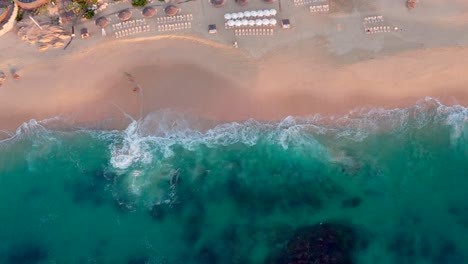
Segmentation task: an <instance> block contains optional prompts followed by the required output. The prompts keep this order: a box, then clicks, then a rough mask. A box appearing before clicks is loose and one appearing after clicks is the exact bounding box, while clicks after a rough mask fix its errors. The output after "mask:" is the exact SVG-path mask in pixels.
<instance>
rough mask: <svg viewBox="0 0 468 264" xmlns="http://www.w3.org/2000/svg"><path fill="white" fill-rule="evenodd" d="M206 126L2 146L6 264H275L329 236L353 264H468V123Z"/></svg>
mask: <svg viewBox="0 0 468 264" xmlns="http://www.w3.org/2000/svg"><path fill="white" fill-rule="evenodd" d="M57 122H58V121H57ZM201 123H202V122H201V121H199V120H195V119H188V118H186V117H184V116H182V115H180V114H177V113H173V112H166V113H153V114H151V115H149V116H147V117H146V118H145V119H144V120H141V121H133V122H132V123H131V124H130V125H129V126H128V128H127V129H126V130H123V131H114V130H113V131H109V130H97V129H84V128H76V127H75V128H69V127H68V128H67V129H64V128H63V127H62V128H59V127H60V126H57V125H56V124H55V123H54V125H51V124H50V122H45V121H44V122H35V121H31V122H29V123H27V124H24V125H23V126H22V127H20V128H19V129H18V131H17V133H16V135H15V136H13V137H12V138H11V139H8V140H4V141H3V142H1V143H0V214H1V215H0V241H1V242H0V263H194V264H195V263H206V264H211V263H223V264H224V263H246V264H247V263H252V264H254V263H273V262H274V261H273V260H274V259H275V257H274V256H276V255H278V254H279V252H281V250H282V249H284V248H285V246H286V244H287V241H288V240H289V239H290V238H291V236H292V235H293V234H294V232H295V230H296V229H298V228H300V227H302V226H307V225H314V224H317V223H320V222H325V221H334V222H339V223H346V224H348V225H350V226H353V227H354V228H356V230H359V232H358V233H359V236H361V237H362V238H363V239H364V240H366V241H367V243H366V246H365V247H364V246H363V247H359V248H356V249H355V250H354V252H353V261H354V263H366V264H367V263H382V264H385V263H411V264H423V263H424V264H425V263H468V110H467V108H465V107H462V106H453V107H448V106H444V105H442V104H440V103H438V102H437V101H435V100H434V99H424V100H421V101H420V102H418V103H417V104H416V105H414V106H412V107H409V108H406V109H395V110H382V109H371V110H366V111H359V112H354V113H351V114H349V115H348V116H345V117H339V118H321V117H318V116H313V117H297V118H292V117H289V118H286V119H284V120H282V121H281V122H277V123H274V122H260V121H255V120H248V121H246V122H243V123H228V124H217V125H212V124H208V123H209V122H207V123H205V124H203V125H202V124H201ZM207 124H208V125H207Z"/></svg>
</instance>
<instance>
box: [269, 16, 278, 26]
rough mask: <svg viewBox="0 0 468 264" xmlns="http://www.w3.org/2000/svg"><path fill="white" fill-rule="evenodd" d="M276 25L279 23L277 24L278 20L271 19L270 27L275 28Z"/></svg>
mask: <svg viewBox="0 0 468 264" xmlns="http://www.w3.org/2000/svg"><path fill="white" fill-rule="evenodd" d="M276 23H277V22H276V19H274V18H271V19H270V25H272V26H275V25H276Z"/></svg>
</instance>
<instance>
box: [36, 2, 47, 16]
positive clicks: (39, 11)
mask: <svg viewBox="0 0 468 264" xmlns="http://www.w3.org/2000/svg"><path fill="white" fill-rule="evenodd" d="M33 13H34V15H36V16H37V15H48V14H49V9H48V8H47V5H42V6H40V7H38V8H36V9H35V10H34V12H33Z"/></svg>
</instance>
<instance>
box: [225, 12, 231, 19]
mask: <svg viewBox="0 0 468 264" xmlns="http://www.w3.org/2000/svg"><path fill="white" fill-rule="evenodd" d="M231 18H232V17H231V14H229V13H226V14H224V19H226V20H229V19H231Z"/></svg>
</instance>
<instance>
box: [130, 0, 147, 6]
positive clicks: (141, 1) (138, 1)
mask: <svg viewBox="0 0 468 264" xmlns="http://www.w3.org/2000/svg"><path fill="white" fill-rule="evenodd" d="M147 3H148V0H132V6H135V7H138V6H145V5H146V4H147Z"/></svg>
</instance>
